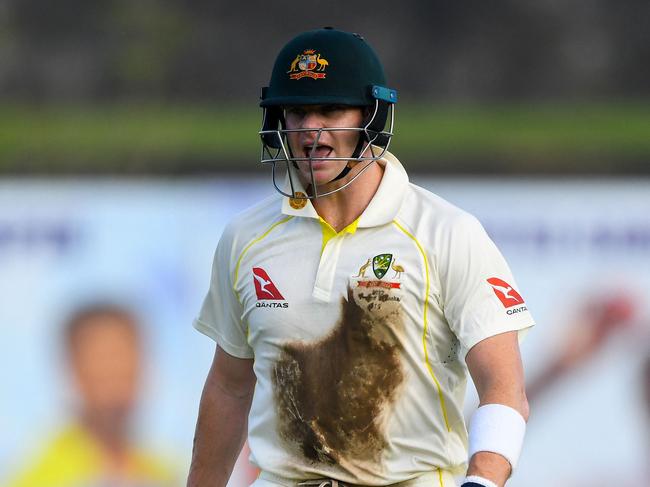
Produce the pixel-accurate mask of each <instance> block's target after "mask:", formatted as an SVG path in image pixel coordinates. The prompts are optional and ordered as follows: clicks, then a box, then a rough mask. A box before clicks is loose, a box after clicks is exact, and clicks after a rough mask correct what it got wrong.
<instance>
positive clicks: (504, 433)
mask: <svg viewBox="0 0 650 487" xmlns="http://www.w3.org/2000/svg"><path fill="white" fill-rule="evenodd" d="M525 433H526V421H525V420H524V418H523V416H522V415H521V414H519V411H517V410H515V409H513V408H511V407H508V406H504V405H503V404H486V405H485V406H481V407H480V408H478V409H477V410H476V411H475V412H474V414H473V415H472V419H471V421H470V424H469V458H470V459H471V458H472V456H473V455H474V454H475V453H476V452H479V451H489V452H492V453H498V454H499V455H502V456H503V457H505V458H506V459H507V460H508V461H509V462H510V465H511V466H512V469H513V470H514V469H515V467H516V466H517V462H518V461H519V455H520V454H521V447H522V445H523V443H524V435H525Z"/></svg>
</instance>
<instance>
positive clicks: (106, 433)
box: [81, 411, 129, 458]
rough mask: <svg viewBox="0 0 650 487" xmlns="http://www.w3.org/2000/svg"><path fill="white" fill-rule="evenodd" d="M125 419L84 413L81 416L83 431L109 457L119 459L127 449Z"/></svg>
mask: <svg viewBox="0 0 650 487" xmlns="http://www.w3.org/2000/svg"><path fill="white" fill-rule="evenodd" d="M126 423H127V421H126V420H125V418H122V417H112V416H111V417H107V416H106V415H102V414H94V413H93V412H89V411H85V412H84V413H82V415H81V424H82V425H83V427H84V429H85V430H86V431H87V432H88V433H90V435H91V436H92V437H93V438H95V440H96V441H97V442H98V443H99V444H100V445H101V446H102V448H103V449H104V451H105V452H106V453H108V454H109V455H110V456H111V457H116V458H120V457H122V456H123V455H124V453H125V452H126V451H127V449H128V440H129V439H128V426H127V424H126Z"/></svg>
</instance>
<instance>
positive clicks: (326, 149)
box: [303, 144, 332, 158]
mask: <svg viewBox="0 0 650 487" xmlns="http://www.w3.org/2000/svg"><path fill="white" fill-rule="evenodd" d="M312 149H313V150H312ZM303 151H304V152H305V157H309V158H321V157H329V155H330V154H331V152H332V148H331V147H330V146H329V145H317V146H316V147H314V146H313V144H310V145H305V146H304V147H303Z"/></svg>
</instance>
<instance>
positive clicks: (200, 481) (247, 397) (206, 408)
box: [187, 379, 252, 487]
mask: <svg viewBox="0 0 650 487" xmlns="http://www.w3.org/2000/svg"><path fill="white" fill-rule="evenodd" d="M251 399H252V392H251V393H246V394H243V395H237V394H236V393H232V392H227V391H226V390H225V389H223V388H222V387H221V386H220V385H216V384H210V379H208V383H206V387H205V388H204V390H203V395H202V397H201V403H200V406H199V417H198V420H197V425H196V433H195V436H194V448H193V451H192V464H191V466H190V473H189V476H188V480H187V486H188V487H222V486H225V485H226V484H227V483H228V479H229V478H230V474H231V473H232V470H233V467H234V465H235V462H236V461H237V457H238V456H239V453H240V451H241V449H242V446H243V445H244V442H245V441H246V430H247V418H248V411H249V409H250V404H251Z"/></svg>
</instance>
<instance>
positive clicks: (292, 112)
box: [284, 107, 305, 118]
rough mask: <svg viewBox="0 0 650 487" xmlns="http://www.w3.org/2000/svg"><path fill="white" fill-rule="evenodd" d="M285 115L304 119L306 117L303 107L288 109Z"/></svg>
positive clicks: (285, 110)
mask: <svg viewBox="0 0 650 487" xmlns="http://www.w3.org/2000/svg"><path fill="white" fill-rule="evenodd" d="M284 113H285V116H291V117H295V118H303V117H304V116H305V109H304V108H301V107H286V108H285V109H284Z"/></svg>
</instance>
